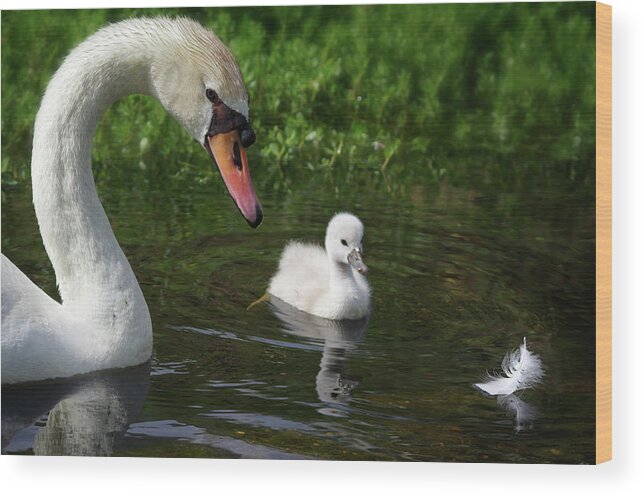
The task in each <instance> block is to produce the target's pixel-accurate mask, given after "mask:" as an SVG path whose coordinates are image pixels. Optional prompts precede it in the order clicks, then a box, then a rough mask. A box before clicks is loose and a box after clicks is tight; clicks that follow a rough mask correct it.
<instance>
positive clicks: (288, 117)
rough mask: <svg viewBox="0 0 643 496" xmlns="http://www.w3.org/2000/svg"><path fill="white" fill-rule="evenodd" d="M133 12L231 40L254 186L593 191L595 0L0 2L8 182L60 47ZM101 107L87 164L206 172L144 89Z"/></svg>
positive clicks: (20, 169)
mask: <svg viewBox="0 0 643 496" xmlns="http://www.w3.org/2000/svg"><path fill="white" fill-rule="evenodd" d="M143 14H145V15H158V14H169V15H177V14H181V15H188V16H190V17H194V18H196V19H198V20H200V21H201V22H202V23H203V24H205V25H207V26H209V27H210V28H212V29H213V30H214V31H215V32H216V33H217V34H218V35H219V36H220V37H221V38H222V39H223V40H224V42H225V43H226V44H227V45H228V46H229V47H230V48H231V49H232V51H233V52H234V54H235V56H236V57H237V59H238V61H239V63H240V65H241V68H242V71H243V73H244V76H245V78H246V83H247V86H248V90H249V94H250V99H251V113H252V118H253V122H254V126H255V128H256V130H257V135H258V140H257V144H256V145H255V146H254V147H253V149H252V150H251V159H252V161H253V164H257V165H256V166H253V167H254V174H255V176H256V181H257V182H258V183H259V185H260V186H263V187H268V185H270V186H271V187H275V188H279V189H283V190H286V191H287V190H288V189H290V188H291V187H292V186H293V184H296V183H297V182H298V181H300V180H302V178H304V177H306V178H307V179H309V177H310V175H311V174H318V175H320V177H321V176H324V177H326V176H328V175H332V176H333V177H334V178H335V179H336V180H341V181H349V182H350V181H358V180H364V178H366V179H367V180H369V181H373V183H374V184H376V185H380V186H382V187H387V188H396V187H404V185H408V184H410V183H413V182H416V181H418V180H425V181H438V180H440V181H450V182H451V183H454V184H458V185H464V186H467V185H469V184H472V183H475V184H480V183H484V184H487V185H489V186H490V187H494V188H495V187H498V188H516V187H520V186H521V185H522V186H525V187H528V186H529V185H533V184H543V185H557V186H562V187H568V188H573V189H578V188H582V189H586V190H587V191H588V193H592V194H593V188H594V168H595V162H594V146H595V141H594V127H595V122H594V111H595V82H594V71H595V45H594V35H595V34H594V28H593V22H594V4H593V3H571V4H570V3H549V4H471V5H424V6H423V5H409V6H405V5H394V6H387V5H384V6H347V7H332V6H327V7H269V8H267V7H263V8H226V9H216V8H199V9H163V10H81V11H22V12H7V11H5V12H3V13H2V178H3V185H10V184H12V183H15V182H23V181H26V180H28V178H29V161H30V155H31V151H30V148H31V138H32V126H33V120H34V116H35V113H36V111H37V108H38V104H39V100H40V97H41V95H42V93H43V91H44V89H45V87H46V84H47V81H48V80H49V78H50V77H51V75H52V73H53V72H54V71H55V69H56V67H57V66H58V65H59V64H60V62H61V60H62V58H63V57H64V56H65V54H66V53H68V52H69V50H70V49H71V48H72V47H73V46H74V45H75V44H77V43H78V42H80V41H81V40H82V39H83V38H85V37H86V36H88V35H89V34H91V33H92V32H94V31H95V30H96V29H98V28H99V27H100V26H102V25H104V24H105V23H107V22H114V21H117V20H120V19H123V18H127V17H132V16H137V15H143ZM108 114H109V115H108V116H107V118H106V119H103V121H102V123H101V125H100V126H99V129H98V133H97V136H96V139H95V143H94V161H95V168H96V173H97V175H99V176H100V175H101V174H111V173H112V172H110V171H111V170H112V169H110V167H109V165H110V163H112V162H114V161H124V160H128V161H130V162H132V163H135V164H136V163H138V164H139V166H140V167H141V168H146V170H149V173H150V174H152V175H153V176H158V175H172V176H174V177H177V178H185V179H187V180H196V181H203V180H208V178H209V177H210V175H212V174H214V173H213V172H212V171H211V170H210V169H208V168H205V167H203V164H204V163H205V160H204V156H203V151H202V149H201V148H200V146H199V145H198V144H197V143H195V142H192V141H191V140H190V139H189V138H188V137H187V135H186V134H185V133H184V131H183V130H181V129H180V128H179V126H178V125H176V124H175V123H174V122H173V121H172V120H171V118H170V117H169V116H167V115H166V114H165V112H164V111H163V110H162V109H161V108H160V106H159V105H158V104H157V103H156V102H154V101H153V100H151V99H149V98H145V97H140V96H132V97H130V98H128V99H126V100H124V101H122V102H120V103H119V104H118V105H116V106H115V107H113V108H112V109H111V110H110V111H109V112H108ZM160 157H162V160H159V158H160ZM168 158H170V159H169V160H171V161H170V162H169V163H168Z"/></svg>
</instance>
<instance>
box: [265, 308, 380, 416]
mask: <svg viewBox="0 0 643 496" xmlns="http://www.w3.org/2000/svg"><path fill="white" fill-rule="evenodd" d="M269 307H270V309H271V310H272V312H273V313H274V314H275V316H276V317H277V318H278V319H279V320H280V321H281V322H282V323H283V325H284V327H283V328H282V329H283V331H284V332H287V333H289V334H293V335H295V336H299V337H302V338H306V339H308V340H312V341H314V342H316V343H321V344H322V345H323V351H322V357H321V361H320V364H319V373H318V374H317V377H316V378H315V387H316V389H317V396H318V398H319V400H320V401H321V402H323V403H325V404H326V406H324V407H322V408H320V409H319V412H320V413H322V414H324V415H332V416H345V415H346V414H347V413H346V405H348V403H349V402H350V400H351V397H352V392H353V390H354V389H355V388H356V387H357V386H358V385H359V382H360V381H359V379H357V378H354V377H351V376H350V375H348V374H347V372H346V368H347V367H346V361H347V358H348V356H349V355H350V352H352V351H354V350H355V349H356V348H357V345H358V343H359V342H360V340H361V339H362V337H363V335H364V332H365V331H366V326H367V324H368V320H369V319H368V316H367V317H364V318H362V319H359V320H329V319H324V318H322V317H317V316H315V315H311V314H309V313H306V312H303V311H301V310H297V309H296V308H294V307H293V306H291V305H289V304H288V303H286V302H284V301H282V300H280V299H279V298H276V297H274V296H271V297H270V300H269Z"/></svg>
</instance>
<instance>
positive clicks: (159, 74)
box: [151, 18, 263, 227]
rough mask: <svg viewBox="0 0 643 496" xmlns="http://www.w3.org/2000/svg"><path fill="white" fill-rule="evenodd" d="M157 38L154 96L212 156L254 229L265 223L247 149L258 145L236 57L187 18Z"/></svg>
mask: <svg viewBox="0 0 643 496" xmlns="http://www.w3.org/2000/svg"><path fill="white" fill-rule="evenodd" d="M158 22H159V23H160V24H164V23H166V25H165V26H163V27H164V29H162V30H161V31H162V33H163V34H162V35H161V36H158V37H157V38H155V39H153V43H154V50H153V54H154V55H153V57H152V61H151V85H152V91H153V92H154V94H155V96H156V97H157V98H158V99H159V101H160V102H161V104H162V105H163V106H164V107H165V109H166V110H167V111H168V112H169V113H170V114H172V116H173V117H174V118H175V119H176V120H177V121H178V122H179V123H180V124H181V125H182V126H183V127H184V128H185V129H187V130H188V132H189V133H190V134H191V135H192V136H193V137H194V139H196V140H197V141H198V142H199V143H201V144H202V145H203V147H204V148H205V149H206V150H207V151H208V153H209V154H210V156H211V157H212V159H213V160H214V161H215V163H216V165H217V168H218V170H219V172H220V173H221V177H222V178H223V181H224V182H225V185H226V187H227V188H228V192H229V193H230V196H232V199H233V200H234V202H235V204H236V205H237V207H238V208H239V210H240V211H241V213H242V215H243V216H244V217H245V219H246V220H247V222H248V224H250V226H252V227H257V226H258V225H259V224H260V223H261V221H262V219H263V213H262V211H261V205H260V204H259V200H258V198H257V195H256V193H255V191H254V187H253V185H252V179H251V177H250V169H249V168H248V160H247V157H246V148H248V147H249V146H251V145H252V144H253V143H254V141H255V133H254V131H253V130H252V127H251V126H250V116H249V112H248V94H247V93H246V88H245V84H244V82H243V77H242V75H241V71H240V69H239V66H238V65H237V63H236V61H235V59H234V57H233V56H232V53H230V51H229V50H228V49H227V48H226V46H225V45H224V44H223V42H222V41H221V40H220V39H219V38H217V37H216V36H215V35H214V34H213V33H212V32H210V31H208V30H207V29H205V28H204V27H203V26H201V25H200V24H199V23H197V22H195V21H192V20H189V19H184V18H180V19H161V20H159V21H158Z"/></svg>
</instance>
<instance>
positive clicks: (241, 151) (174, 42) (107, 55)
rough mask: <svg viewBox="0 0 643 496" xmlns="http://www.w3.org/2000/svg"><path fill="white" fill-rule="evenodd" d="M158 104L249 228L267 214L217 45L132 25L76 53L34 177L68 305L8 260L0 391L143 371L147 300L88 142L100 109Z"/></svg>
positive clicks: (175, 28)
mask: <svg viewBox="0 0 643 496" xmlns="http://www.w3.org/2000/svg"><path fill="white" fill-rule="evenodd" d="M130 93H143V94H147V95H151V96H154V97H156V98H157V99H158V100H159V101H160V102H161V104H162V105H163V106H164V107H165V109H166V110H167V111H168V112H169V113H170V114H171V115H172V116H173V117H174V118H175V119H176V120H177V121H178V122H179V123H180V124H181V125H182V126H183V127H184V128H185V129H186V130H187V131H188V132H189V133H190V134H191V135H192V137H194V138H195V139H196V140H197V141H199V143H201V144H202V145H203V147H204V148H205V149H206V150H207V151H208V153H209V155H210V156H211V157H212V158H213V159H214V161H215V162H216V164H217V166H218V169H219V172H220V174H221V176H222V177H223V180H224V182H225V184H226V186H227V188H228V191H229V193H230V195H231V196H232V198H233V200H234V201H235V203H236V205H237V207H238V209H239V210H240V211H241V213H242V214H243V216H244V217H245V218H246V220H247V222H248V223H249V224H250V225H251V226H252V227H256V226H258V225H259V224H260V223H261V220H262V212H261V207H260V205H259V201H258V199H257V196H256V194H255V192H254V188H253V186H252V181H251V178H250V171H249V169H248V163H247V158H246V152H245V148H247V147H248V146H250V145H251V144H252V143H253V142H254V139H255V136H254V132H253V130H252V128H251V127H250V123H249V115H248V96H247V94H246V89H245V85H244V82H243V78H242V76H241V72H240V70H239V67H238V65H237V63H236V62H235V60H234V58H233V56H232V54H231V53H230V51H229V50H228V49H227V48H226V47H225V46H224V45H223V43H222V42H221V40H219V39H218V38H217V37H216V36H214V35H213V34H212V33H211V32H209V31H208V30H206V29H205V28H203V27H202V26H201V25H200V24H198V23H196V22H194V21H191V20H188V19H183V18H179V19H169V18H158V19H146V18H141V19H130V20H126V21H122V22H119V23H116V24H112V25H110V26H107V27H105V28H103V29H101V30H100V31H98V32H97V33H95V34H94V35H92V36H91V37H89V38H88V39H87V40H86V41H84V42H83V43H81V44H80V45H79V46H78V47H77V48H75V49H74V50H73V51H72V52H71V53H70V54H69V55H68V56H67V58H66V59H65V61H64V62H63V64H62V65H61V67H60V69H58V71H57V72H56V74H55V75H54V76H53V78H52V79H51V81H50V83H49V85H48V87H47V91H46V92H45V95H44V97H43V100H42V104H41V107H40V110H39V111H38V115H37V117H36V122H35V129H34V140H33V153H32V161H31V176H32V187H33V202H34V207H35V209H36V217H37V218H38V224H39V227H40V232H41V235H42V239H43V243H44V245H45V249H46V251H47V254H48V256H49V258H50V259H51V263H52V265H53V268H54V271H55V274H56V280H57V283H58V288H59V291H60V296H61V300H62V304H60V303H58V302H56V301H54V300H53V299H51V298H50V297H49V296H47V295H46V294H45V293H44V292H43V291H42V290H41V289H40V288H38V287H37V286H36V285H35V284H33V282H32V281H31V280H29V279H28V278H27V276H25V275H24V274H23V273H22V272H21V271H20V270H19V269H18V268H17V267H16V266H15V265H14V264H13V263H12V262H10V261H9V260H8V259H7V258H6V257H5V256H4V255H3V256H2V382H3V383H17V382H24V381H34V380H40V379H47V378H54V377H67V376H71V375H75V374H81V373H85V372H91V371H95V370H101V369H108V368H115V367H126V366H130V365H136V364H139V363H142V362H145V361H147V360H148V359H149V358H150V356H151V353H152V324H151V320H150V314H149V311H148V308H147V305H146V303H145V300H144V298H143V293H142V291H141V289H140V287H139V285H138V282H137V281H136V277H135V276H134V272H133V271H132V269H131V267H130V265H129V263H128V262H127V259H126V258H125V255H124V254H123V252H122V250H121V248H120V247H119V245H118V242H117V241H116V238H115V237H114V233H113V232H112V229H111V227H110V224H109V220H108V219H107V216H106V215H105V212H104V210H103V207H102V205H101V203H100V200H99V199H98V195H97V194H96V188H95V185H94V178H93V176H92V171H91V142H92V136H93V134H94V131H95V129H96V125H97V123H98V121H99V118H100V116H101V114H102V113H103V111H104V110H105V109H106V108H107V107H108V106H109V105H110V104H111V103H112V102H114V101H116V100H118V99H119V98H121V97H124V96H126V95H128V94H130Z"/></svg>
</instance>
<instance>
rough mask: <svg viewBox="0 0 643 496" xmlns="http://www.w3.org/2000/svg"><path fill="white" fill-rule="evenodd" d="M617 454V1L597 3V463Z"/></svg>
mask: <svg viewBox="0 0 643 496" xmlns="http://www.w3.org/2000/svg"><path fill="white" fill-rule="evenodd" d="M611 459H612V7H611V6H610V5H606V4H602V3H598V2H597V3H596V463H602V462H606V461H608V460H611Z"/></svg>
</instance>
